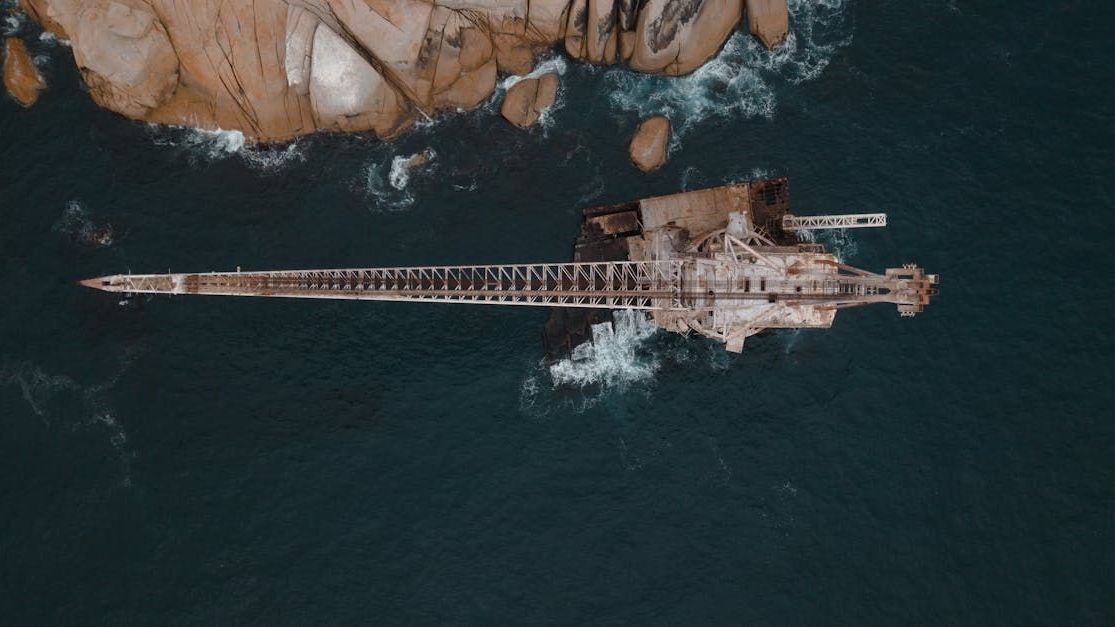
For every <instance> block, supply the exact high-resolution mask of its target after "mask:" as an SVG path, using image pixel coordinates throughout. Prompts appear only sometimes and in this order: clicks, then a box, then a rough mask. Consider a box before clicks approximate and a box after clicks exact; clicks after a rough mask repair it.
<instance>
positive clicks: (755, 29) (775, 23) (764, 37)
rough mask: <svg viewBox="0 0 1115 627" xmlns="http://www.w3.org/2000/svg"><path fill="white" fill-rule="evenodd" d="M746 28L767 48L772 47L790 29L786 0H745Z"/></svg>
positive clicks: (782, 38)
mask: <svg viewBox="0 0 1115 627" xmlns="http://www.w3.org/2000/svg"><path fill="white" fill-rule="evenodd" d="M747 28H748V30H750V31H751V34H752V35H754V36H755V37H756V38H758V40H759V41H761V42H763V45H764V46H766V47H767V48H774V47H775V46H777V45H778V44H780V43H782V41H783V40H784V39H786V33H788V32H789V31H790V13H789V10H788V9H787V7H786V0H747Z"/></svg>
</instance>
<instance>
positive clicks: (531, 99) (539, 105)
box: [499, 72, 558, 128]
mask: <svg viewBox="0 0 1115 627" xmlns="http://www.w3.org/2000/svg"><path fill="white" fill-rule="evenodd" d="M557 90H558V77H557V74H554V73H552V72H551V73H548V74H543V75H542V76H540V77H538V78H525V79H523V80H521V81H519V82H518V83H515V84H514V85H512V86H511V88H510V89H508V90H507V95H506V96H504V97H503V106H502V107H500V110H499V112H500V113H501V114H503V117H505V118H507V121H508V122H510V123H512V124H514V125H515V126H518V127H520V128H527V127H529V126H531V125H532V124H534V123H535V122H537V121H538V118H539V116H541V115H542V113H543V112H545V111H546V109H549V108H550V106H551V105H553V104H554V99H555V98H557Z"/></svg>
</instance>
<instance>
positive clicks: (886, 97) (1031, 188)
mask: <svg viewBox="0 0 1115 627" xmlns="http://www.w3.org/2000/svg"><path fill="white" fill-rule="evenodd" d="M793 6H794V12H795V13H794V20H795V22H794V24H795V31H796V32H797V39H796V40H795V48H794V49H793V50H791V51H790V52H787V53H783V56H781V57H778V56H771V55H768V54H766V53H762V52H759V51H758V50H756V49H754V48H753V47H749V45H748V40H747V39H746V38H745V37H741V38H739V39H737V40H736V41H735V42H734V43H733V44H732V45H730V46H729V49H728V50H726V52H725V58H724V60H725V63H722V64H720V65H718V66H715V67H713V68H712V70H709V71H707V72H706V73H705V74H702V75H700V76H698V77H695V78H693V79H687V82H682V83H677V84H671V83H670V82H669V81H666V80H665V79H656V78H645V77H644V78H639V77H633V76H631V75H629V74H626V73H625V72H623V71H622V70H604V69H590V68H585V67H581V66H575V65H574V64H568V65H567V68H566V70H565V74H564V76H563V96H562V100H563V102H562V105H561V107H560V108H558V109H557V110H556V111H554V112H553V113H552V115H551V120H550V121H549V123H548V126H547V127H546V128H544V129H535V130H533V131H531V132H528V133H524V132H521V131H519V130H516V129H514V128H511V127H510V126H509V125H507V124H505V123H503V122H502V121H501V120H500V119H498V117H497V115H495V114H494V113H493V110H494V109H495V105H489V106H488V108H487V111H480V112H475V113H470V114H462V115H456V116H450V117H447V118H445V119H442V120H440V121H438V122H436V123H435V124H433V125H432V126H429V127H426V128H422V129H418V130H416V131H415V132H413V133H411V134H409V135H407V136H405V137H403V138H401V139H399V140H397V141H395V142H392V143H389V144H382V143H379V142H376V141H375V140H373V139H371V138H368V137H360V136H349V137H340V136H314V137H310V138H306V139H303V140H300V141H298V142H297V143H295V144H294V145H293V147H290V148H278V149H271V150H269V149H243V150H240V151H235V150H225V147H227V146H225V145H224V144H222V142H227V141H229V138H228V137H225V138H223V139H221V138H213V137H205V136H202V135H199V134H197V133H191V132H188V131H183V130H174V129H153V128H149V127H148V126H146V125H144V124H140V123H136V122H131V121H128V120H124V119H122V118H120V117H117V116H115V115H113V114H110V113H108V112H105V111H102V110H99V109H97V108H96V107H95V106H94V105H93V104H92V103H91V102H90V100H89V99H88V97H87V96H86V95H85V94H84V93H83V91H82V88H81V86H80V81H79V79H78V76H77V74H76V72H75V71H74V69H73V67H72V62H71V61H70V60H68V59H67V56H68V55H69V52H68V50H67V49H66V48H64V47H62V46H60V45H57V44H51V43H49V42H42V41H39V40H38V39H36V37H37V31H35V29H34V28H32V27H31V26H29V25H27V24H23V25H22V26H20V25H18V24H17V25H16V27H18V28H20V29H21V32H22V33H23V34H24V35H30V36H31V37H32V39H33V41H32V49H33V51H34V52H35V53H36V54H38V55H40V56H43V57H46V59H44V60H45V61H46V62H45V64H44V67H45V71H46V73H47V75H48V79H49V80H50V83H51V89H50V91H48V92H46V93H45V94H44V96H43V98H42V100H41V102H40V103H39V104H38V105H37V106H35V107H34V108H33V109H31V110H29V111H23V110H21V109H19V108H18V107H17V106H16V105H15V104H14V103H12V102H11V101H10V100H9V99H6V98H5V99H2V100H0V286H2V288H3V297H2V304H0V512H2V516H0V618H2V619H3V621H4V622H6V623H12V624H43V623H78V624H88V623H158V622H164V621H166V622H175V623H244V622H250V623H274V622H288V623H318V622H326V623H357V622H377V623H443V622H449V623H489V624H503V623H520V622H531V623H567V624H573V623H644V624H645V623H655V624H657V623H664V624H680V623H728V624H749V623H799V624H800V623H838V624H840V623H842V624H894V623H915V624H927V623H928V624H937V623H964V624H986V623H994V624H1002V623H1008V624H1011V623H1014V624H1063V623H1074V624H1075V623H1080V624H1105V623H1111V622H1112V621H1113V620H1115V601H1113V600H1112V596H1113V595H1112V590H1113V588H1112V583H1111V581H1112V575H1113V572H1115V472H1113V466H1115V426H1113V424H1112V420H1113V419H1112V407H1113V406H1115V393H1113V380H1112V374H1111V373H1112V366H1113V364H1112V351H1113V345H1115V343H1113V338H1112V330H1111V322H1112V315H1113V314H1112V312H1113V311H1115V298H1113V296H1112V294H1113V290H1112V287H1111V283H1112V282H1111V278H1110V276H1111V274H1110V273H1111V272H1112V269H1113V268H1115V253H1113V252H1112V248H1111V241H1110V238H1111V235H1112V232H1113V227H1115V213H1113V206H1112V205H1113V200H1112V199H1113V196H1115V177H1113V174H1112V173H1113V172H1115V158H1113V154H1112V146H1113V144H1115V98H1113V94H1115V87H1113V84H1112V77H1113V76H1115V67H1113V66H1115V38H1113V37H1112V36H1111V28H1110V24H1111V23H1112V21H1113V20H1115V6H1113V5H1111V4H1109V3H1102V2H1087V1H1084V0H1052V1H1042V2H1038V1H1036V0H1027V1H1016V2H1006V1H1002V0H989V1H981V2H977V1H974V0H951V1H942V2H912V1H909V2H899V1H884V2H868V1H855V2H853V1H849V2H838V1H836V0H827V1H826V2H820V1H819V0H818V1H814V2H810V1H807V0H798V1H797V2H794V3H793ZM11 27H12V26H11V25H8V26H6V28H11ZM744 60H746V61H748V62H749V63H753V64H755V65H754V66H753V67H751V69H748V68H742V67H740V66H739V65H738V63H740V62H742V61H744ZM555 63H557V64H558V65H560V62H555ZM713 70H715V72H713ZM663 90H671V91H669V92H663ZM655 94H659V95H658V96H655ZM662 94H665V95H662ZM649 110H666V111H669V112H670V113H672V114H673V115H674V116H675V117H676V118H677V121H678V123H679V124H680V125H681V126H682V127H683V129H684V130H683V132H682V133H681V134H680V137H679V139H678V141H677V142H676V145H675V147H674V150H673V152H672V154H671V158H670V162H669V164H668V165H667V166H666V167H665V168H663V169H662V170H661V171H659V172H656V173H654V174H652V175H649V176H648V175H643V174H641V173H639V172H638V171H637V170H635V169H634V168H633V167H631V166H630V165H629V164H628V163H627V158H626V152H625V149H626V141H627V139H628V137H629V136H630V133H631V132H632V131H633V129H634V127H635V125H636V124H637V122H638V116H639V114H640V113H646V112H649ZM428 147H429V148H433V149H434V150H435V151H436V153H437V156H436V158H435V159H434V161H433V163H432V165H431V167H430V168H429V169H427V170H424V171H422V172H418V173H415V174H414V175H413V176H412V177H411V180H410V181H409V182H408V184H407V185H406V186H405V189H403V190H396V189H394V188H393V187H391V186H390V181H389V180H388V179H389V177H388V171H389V169H390V164H391V161H392V158H393V157H394V156H397V155H408V154H411V153H413V152H416V151H418V150H422V149H425V148H428ZM754 174H771V175H775V174H778V175H782V174H784V175H788V176H790V177H791V187H792V192H793V202H794V205H795V207H796V208H797V210H798V211H799V212H800V213H826V212H829V213H835V212H844V211H887V212H888V213H889V214H890V220H891V226H890V227H889V228H887V229H886V230H885V231H862V232H856V233H854V234H852V235H850V236H849V237H846V238H842V239H839V240H837V241H835V242H834V243H835V244H837V247H838V249H839V250H841V252H842V253H843V254H844V255H845V257H846V258H847V259H848V260H849V261H850V262H852V263H855V264H857V265H861V266H865V267H869V268H876V269H880V268H883V267H886V266H887V265H895V264H899V263H902V262H907V261H916V262H918V263H920V264H921V265H923V266H924V267H926V268H928V269H929V270H931V271H934V272H939V273H940V274H941V276H942V280H943V285H942V294H941V296H940V298H939V299H938V300H937V301H936V302H935V303H934V304H933V305H932V306H931V307H930V308H929V309H928V310H927V311H926V312H925V313H924V314H923V315H922V316H920V317H917V318H914V319H912V320H907V319H900V318H899V317H898V316H897V315H896V313H895V312H894V311H893V309H891V308H887V307H876V308H867V309H862V310H853V311H848V312H843V313H842V314H841V315H840V316H839V317H838V319H837V323H836V325H835V327H834V328H833V329H831V330H829V331H818V332H799V333H770V334H766V335H763V336H760V337H758V338H753V339H752V340H749V342H748V345H747V348H746V351H745V353H744V354H742V355H740V356H729V355H726V354H724V353H723V352H722V350H721V349H720V348H718V347H716V346H713V345H712V344H710V343H708V342H705V341H703V340H700V339H685V338H681V337H678V336H672V335H666V334H662V333H657V334H649V337H641V333H640V332H639V331H638V330H634V331H631V332H630V333H628V334H627V335H625V336H624V337H623V338H622V339H621V340H620V341H619V342H617V343H616V345H615V346H612V347H611V349H610V352H608V351H603V352H606V353H607V354H600V355H597V359H596V361H594V362H592V363H590V364H588V365H582V366H581V367H580V369H579V370H578V367H577V366H574V365H572V364H565V365H564V367H565V368H566V369H565V370H559V371H555V372H551V371H550V370H549V369H548V367H547V366H546V365H544V364H542V363H541V360H542V357H543V355H542V347H541V342H540V334H541V327H542V324H543V322H544V320H545V318H546V312H545V311H544V310H529V309H520V308H484V307H465V306H456V307H454V306H432V305H421V304H413V305H411V304H372V303H330V302H296V301H290V302H278V301H266V300H244V299H204V298H160V299H153V300H145V301H136V302H132V303H130V304H127V305H124V306H121V305H119V304H118V303H117V300H116V299H114V298H112V297H111V296H110V295H107V294H101V293H96V292H92V291H89V290H84V289H82V288H79V287H78V286H76V285H75V284H74V281H75V280H77V279H80V278H84V277H88V276H95V275H100V274H107V273H114V272H121V271H127V270H132V271H135V272H157V271H164V270H166V269H168V268H170V269H173V270H179V271H187V270H218V269H232V268H235V267H236V266H238V265H240V266H243V267H244V268H245V269H248V268H282V267H329V266H359V265H394V264H425V263H467V262H478V263H479V262H517V261H532V260H563V259H566V258H568V256H569V254H570V252H571V243H572V240H573V238H574V237H575V235H576V231H577V227H578V211H579V208H580V207H581V206H584V205H586V204H598V203H607V202H619V201H623V200H628V199H632V198H638V197H641V196H647V195H651V194H657V193H667V192H671V191H674V190H677V189H679V188H683V187H689V188H693V187H698V186H702V185H711V184H719V183H721V182H726V181H730V180H736V179H745V178H750V177H751V176H752V175H754ZM106 227H110V228H111V232H112V238H111V242H99V241H98V240H97V237H96V235H97V234H98V233H100V232H101V229H104V228H106ZM593 368H595V370H594V369H593ZM555 373H556V374H555ZM555 376H557V377H558V379H557V381H555Z"/></svg>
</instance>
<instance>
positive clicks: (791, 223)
mask: <svg viewBox="0 0 1115 627" xmlns="http://www.w3.org/2000/svg"><path fill="white" fill-rule="evenodd" d="M886 225H887V214H885V213H848V214H844V215H838V216H795V215H789V214H787V215H785V216H782V229H783V230H786V231H815V230H820V229H862V228H869V227H880V226H886Z"/></svg>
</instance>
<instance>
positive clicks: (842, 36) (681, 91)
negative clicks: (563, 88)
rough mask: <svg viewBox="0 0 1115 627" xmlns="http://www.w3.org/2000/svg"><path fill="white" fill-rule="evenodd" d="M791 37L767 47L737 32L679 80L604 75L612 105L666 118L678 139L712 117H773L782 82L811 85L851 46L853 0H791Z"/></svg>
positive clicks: (618, 70)
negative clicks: (851, 5)
mask: <svg viewBox="0 0 1115 627" xmlns="http://www.w3.org/2000/svg"><path fill="white" fill-rule="evenodd" d="M788 4H789V10H790V33H789V34H788V35H787V37H786V41H785V42H783V43H782V45H781V46H779V47H778V48H777V49H775V50H773V51H771V50H767V49H766V48H765V47H763V45H762V44H760V43H759V42H758V41H756V40H755V38H754V37H752V36H751V35H750V34H748V33H747V32H746V29H741V30H738V31H737V32H736V33H735V34H734V35H732V37H731V38H729V39H728V42H727V43H726V44H725V45H724V48H723V50H721V51H720V54H719V55H717V56H716V58H714V59H712V60H711V61H709V62H708V63H705V64H704V65H703V66H701V67H700V68H698V69H697V70H696V71H695V72H693V73H692V74H689V75H687V76H683V77H680V78H675V77H669V76H655V75H648V74H638V73H635V72H632V71H630V70H626V69H621V68H616V69H611V70H608V71H607V72H606V73H605V74H604V80H605V83H606V85H608V93H609V96H608V97H609V100H610V101H611V103H612V105H613V106H614V107H615V108H616V109H618V110H620V111H625V112H634V113H637V114H638V115H639V116H640V117H646V116H650V115H666V116H668V117H670V119H671V120H672V121H673V122H674V131H675V135H679V134H683V133H684V132H685V131H686V130H688V129H689V128H691V127H692V126H693V125H694V124H696V123H698V122H700V121H701V120H704V119H707V118H709V117H713V116H725V117H727V116H739V117H745V118H753V117H766V118H769V117H771V116H773V115H774V111H775V108H776V105H777V99H776V97H775V89H776V87H777V86H779V85H780V84H786V83H789V84H797V83H802V82H805V81H810V80H813V79H815V78H817V77H818V76H820V75H821V73H822V72H823V71H824V69H825V67H827V66H828V64H829V62H830V61H831V60H832V58H833V56H834V55H835V54H836V52H837V51H838V50H840V49H841V48H843V47H845V46H847V45H849V44H850V43H851V41H852V30H851V26H850V17H849V15H848V13H849V11H848V6H847V5H848V0H789V3H788Z"/></svg>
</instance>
